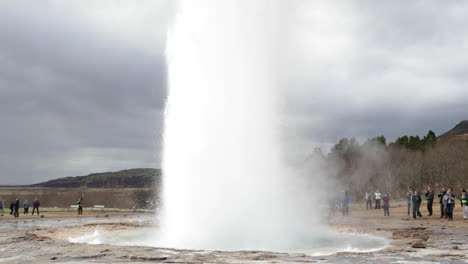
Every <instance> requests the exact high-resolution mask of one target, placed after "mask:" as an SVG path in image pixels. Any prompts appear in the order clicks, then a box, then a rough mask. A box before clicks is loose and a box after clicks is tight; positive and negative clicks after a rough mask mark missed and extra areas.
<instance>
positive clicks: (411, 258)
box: [0, 208, 468, 264]
mask: <svg viewBox="0 0 468 264" xmlns="http://www.w3.org/2000/svg"><path fill="white" fill-rule="evenodd" d="M381 213H382V212H381V211H378V210H376V211H368V212H366V211H358V212H353V213H352V214H351V216H349V217H341V216H339V217H334V218H333V219H331V220H330V225H331V226H332V227H333V228H335V229H337V230H339V231H346V232H366V233H371V234H373V235H377V236H384V237H387V238H389V239H390V240H391V241H392V242H391V246H389V247H388V248H385V249H383V250H380V251H377V252H367V253H351V252H341V253H337V254H333V255H330V256H310V255H306V254H303V253H290V254H288V253H276V252H266V251H237V252H226V251H197V250H177V249H164V248H154V247H144V246H134V247H130V246H117V245H103V244H101V245H90V244H81V243H70V242H69V238H70V237H76V236H79V235H83V234H88V233H92V232H93V231H94V230H96V228H99V229H100V230H102V231H104V232H123V231H129V230H137V229H140V228H142V227H146V228H147V227H148V225H150V223H151V217H150V216H149V215H132V216H126V217H125V216H122V215H121V216H112V217H111V216H109V217H102V216H101V217H84V218H81V219H48V218H44V219H34V221H33V220H32V219H31V220H19V221H15V220H11V219H9V220H6V221H5V220H2V221H0V225H1V226H2V227H1V228H0V263H31V262H34V263H36V264H40V263H129V262H130V263H468V261H467V260H466V259H467V257H468V222H467V221H463V220H459V221H454V222H447V221H445V220H444V219H439V218H438V217H424V218H422V219H417V220H412V219H411V218H409V217H407V216H406V215H405V214H404V210H403V209H402V208H395V209H394V210H393V211H392V213H393V215H392V216H391V217H387V218H385V217H383V216H382V215H381ZM22 221H23V222H22ZM29 221H30V222H29Z"/></svg>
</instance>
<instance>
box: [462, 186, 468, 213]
mask: <svg viewBox="0 0 468 264" xmlns="http://www.w3.org/2000/svg"><path fill="white" fill-rule="evenodd" d="M460 202H461V207H462V210H463V220H466V219H468V194H467V193H466V190H465V189H463V191H462V195H461V198H460Z"/></svg>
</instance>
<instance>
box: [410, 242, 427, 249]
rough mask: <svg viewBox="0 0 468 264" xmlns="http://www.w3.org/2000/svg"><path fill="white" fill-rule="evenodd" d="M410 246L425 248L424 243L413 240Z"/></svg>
mask: <svg viewBox="0 0 468 264" xmlns="http://www.w3.org/2000/svg"><path fill="white" fill-rule="evenodd" d="M411 247H412V248H426V244H424V243H423V242H415V243H413V244H412V245H411Z"/></svg>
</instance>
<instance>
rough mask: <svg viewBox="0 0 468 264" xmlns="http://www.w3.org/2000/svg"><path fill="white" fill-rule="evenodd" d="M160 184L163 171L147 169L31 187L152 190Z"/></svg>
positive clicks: (76, 178)
mask: <svg viewBox="0 0 468 264" xmlns="http://www.w3.org/2000/svg"><path fill="white" fill-rule="evenodd" d="M160 182H161V170H160V169H151V168H146V169H129V170H121V171H117V172H103V173H92V174H89V175H87V176H76V177H65V178H59V179H55V180H50V181H46V182H42V183H37V184H33V185H30V186H32V187H50V188H82V187H86V188H152V187H159V185H160Z"/></svg>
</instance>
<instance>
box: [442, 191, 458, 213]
mask: <svg viewBox="0 0 468 264" xmlns="http://www.w3.org/2000/svg"><path fill="white" fill-rule="evenodd" d="M443 204H444V208H445V214H446V218H447V219H448V220H449V221H453V208H454V207H455V194H453V193H452V188H448V189H447V193H445V195H444V200H443Z"/></svg>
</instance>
